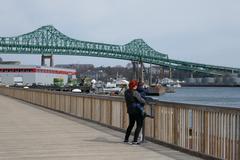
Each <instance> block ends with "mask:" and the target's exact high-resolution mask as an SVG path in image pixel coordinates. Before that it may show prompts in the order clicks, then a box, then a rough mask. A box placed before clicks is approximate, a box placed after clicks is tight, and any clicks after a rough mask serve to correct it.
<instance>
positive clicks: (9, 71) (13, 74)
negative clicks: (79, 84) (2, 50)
mask: <svg viewBox="0 0 240 160" xmlns="http://www.w3.org/2000/svg"><path fill="white" fill-rule="evenodd" d="M54 78H61V79H63V80H64V84H66V83H67V82H68V79H69V78H76V70H73V69H63V68H53V67H44V66H33V65H0V83H1V84H7V85H14V84H19V85H20V84H21V85H27V84H29V85H31V84H34V83H35V84H39V85H51V84H53V79H54Z"/></svg>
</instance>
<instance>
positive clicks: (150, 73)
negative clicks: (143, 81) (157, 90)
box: [149, 63, 152, 86]
mask: <svg viewBox="0 0 240 160" xmlns="http://www.w3.org/2000/svg"><path fill="white" fill-rule="evenodd" d="M151 85H152V64H151V63H150V68H149V86H151Z"/></svg>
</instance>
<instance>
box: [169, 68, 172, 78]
mask: <svg viewBox="0 0 240 160" xmlns="http://www.w3.org/2000/svg"><path fill="white" fill-rule="evenodd" d="M169 79H172V68H170V67H169Z"/></svg>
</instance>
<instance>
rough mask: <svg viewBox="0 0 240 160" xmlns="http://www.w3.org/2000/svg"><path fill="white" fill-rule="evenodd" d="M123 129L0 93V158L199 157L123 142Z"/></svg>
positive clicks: (157, 147) (117, 159) (59, 159)
mask: <svg viewBox="0 0 240 160" xmlns="http://www.w3.org/2000/svg"><path fill="white" fill-rule="evenodd" d="M123 136H124V134H123V133H120V132H118V131H114V130H111V129H108V128H106V127H102V126H99V125H97V124H94V123H90V122H86V121H84V120H80V119H77V118H73V117H70V116H67V115H64V114H61V113H56V112H54V111H49V110H47V109H43V108H41V107H38V106H35V105H31V104H27V103H24V102H22V101H18V100H15V99H11V98H8V97H4V96H1V95H0V160H35V159H44V160H48V159H51V160H69V159H70V160H75V159H76V160H79V159H82V160H90V159H92V160H107V159H109V160H112V159H114V160H122V159H124V160H125V159H126V160H127V159H129V160H130V159H131V160H135V159H136V160H139V159H151V160H154V159H158V160H159V159H164V160H165V159H166V160H171V159H182V160H187V159H189V160H195V159H196V160H197V159H198V158H195V157H192V156H189V155H186V154H184V153H180V152H178V151H174V150H171V149H169V148H165V147H162V146H159V145H156V144H152V143H150V142H148V143H145V144H143V145H141V146H132V145H128V144H123V143H122V142H121V141H122V139H123V138H122V137H123Z"/></svg>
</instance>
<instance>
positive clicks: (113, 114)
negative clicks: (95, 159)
mask: <svg viewBox="0 0 240 160" xmlns="http://www.w3.org/2000/svg"><path fill="white" fill-rule="evenodd" d="M0 94H3V95H6V96H10V97H14V98H17V99H20V100H23V101H26V102H30V103H33V104H37V105H40V106H44V107H47V108H50V109H53V110H57V111H61V112H64V113H68V114H71V115H74V116H77V117H80V118H84V119H88V120H92V121H96V122H98V123H101V124H104V125H107V126H111V127H115V128H119V129H126V128H127V125H128V115H127V114H126V106H125V105H126V104H125V102H124V100H123V98H122V97H110V96H99V95H84V94H74V93H65V92H53V91H44V90H33V89H19V88H7V87H0ZM6 105H7V104H6ZM150 109H151V108H150V106H149V105H146V111H147V112H150ZM153 109H154V112H153V113H154V116H155V118H154V119H146V120H145V135H146V137H148V138H149V139H151V140H154V141H156V142H159V143H166V144H169V145H172V146H175V147H178V148H180V149H183V150H187V151H189V152H194V153H199V154H200V155H207V156H210V157H211V156H212V157H217V158H219V159H227V160H239V159H240V109H237V108H228V107H212V106H200V105H189V104H179V103H170V102H157V103H156V104H155V105H154V108H153Z"/></svg>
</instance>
